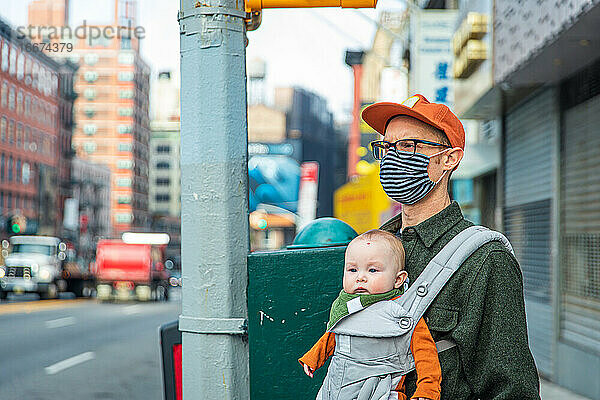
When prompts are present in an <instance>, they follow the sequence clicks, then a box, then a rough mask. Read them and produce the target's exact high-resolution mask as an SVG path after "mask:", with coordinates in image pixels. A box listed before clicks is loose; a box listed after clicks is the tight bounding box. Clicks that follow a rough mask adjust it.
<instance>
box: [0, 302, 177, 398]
mask: <svg viewBox="0 0 600 400" xmlns="http://www.w3.org/2000/svg"><path fill="white" fill-rule="evenodd" d="M171 293H172V296H171V300H170V301H169V302H167V303H99V302H97V301H96V300H69V299H62V300H46V301H37V300H33V301H32V300H31V298H27V297H25V298H22V299H18V300H21V301H17V302H15V299H14V298H13V299H12V301H9V302H8V303H7V302H3V303H1V304H0V327H1V328H0V343H2V353H1V357H2V360H1V362H0V376H1V377H2V378H1V379H0V397H1V398H2V399H28V400H36V399H39V400H44V399H64V400H67V399H84V398H85V399H161V398H162V386H161V385H162V383H161V366H160V358H159V357H160V352H159V340H158V327H159V326H160V325H161V324H163V323H165V322H169V321H173V320H175V319H177V317H178V315H179V313H180V304H181V302H180V299H181V296H180V291H179V290H172V291H171Z"/></svg>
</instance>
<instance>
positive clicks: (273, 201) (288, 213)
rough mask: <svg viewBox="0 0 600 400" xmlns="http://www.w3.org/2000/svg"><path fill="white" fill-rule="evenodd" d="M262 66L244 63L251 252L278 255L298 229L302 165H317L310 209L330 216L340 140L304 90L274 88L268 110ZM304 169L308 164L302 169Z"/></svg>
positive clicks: (319, 102)
mask: <svg viewBox="0 0 600 400" xmlns="http://www.w3.org/2000/svg"><path fill="white" fill-rule="evenodd" d="M266 68H267V66H266V64H265V62H264V61H263V60H260V59H253V60H249V61H248V67H247V71H248V72H247V73H248V82H249V83H248V157H249V159H248V175H249V208H250V213H251V214H250V229H251V247H252V249H253V250H258V249H278V248H281V247H283V246H285V245H289V244H291V242H292V240H293V238H294V236H295V234H296V232H297V229H298V227H299V224H300V218H301V215H299V214H298V212H299V210H298V201H299V197H302V194H301V185H300V176H301V171H302V169H303V168H304V167H305V164H304V163H312V162H316V163H317V164H318V173H317V175H318V176H317V177H316V180H317V182H316V184H317V194H316V199H314V201H309V202H308V203H306V204H308V205H309V208H311V209H312V211H311V212H314V215H316V216H317V217H321V216H331V215H333V209H332V205H333V204H332V200H333V191H334V189H335V188H336V186H335V185H336V183H335V176H336V170H339V165H338V163H340V162H343V160H341V159H340V157H338V155H339V154H338V149H339V140H344V137H345V135H344V134H340V133H339V131H337V130H336V128H335V126H334V121H333V115H332V114H331V112H330V111H328V108H327V102H326V101H325V100H324V99H323V98H321V97H319V96H318V95H316V94H314V93H312V92H309V91H307V90H305V89H302V88H276V89H275V92H274V100H273V105H269V104H266V103H267V102H266V98H267V96H266V93H264V91H265V90H266V89H265V87H266V85H265V83H264V79H265V76H266ZM306 165H308V164H306Z"/></svg>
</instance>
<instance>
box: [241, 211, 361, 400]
mask: <svg viewBox="0 0 600 400" xmlns="http://www.w3.org/2000/svg"><path fill="white" fill-rule="evenodd" d="M355 236H356V232H354V230H353V229H352V228H351V227H350V226H348V225H347V224H345V223H344V222H342V221H339V220H336V219H333V218H322V219H318V220H315V221H313V222H312V223H311V224H309V225H307V226H306V227H305V228H304V229H303V230H302V231H301V232H300V233H298V236H296V240H295V241H294V244H293V245H292V246H289V247H288V249H286V250H279V251H271V252H256V253H252V254H250V255H249V256H248V279H249V282H248V340H249V346H250V398H251V399H252V400H271V399H278V400H279V399H281V400H283V399H290V400H292V399H293V400H296V399H311V398H313V399H314V398H315V396H316V395H317V392H318V390H319V387H320V386H321V383H322V382H323V378H324V377H325V373H326V371H327V366H325V367H323V368H321V369H319V370H318V371H317V372H316V373H315V375H314V378H312V379H311V378H309V377H308V376H306V375H305V374H304V371H303V369H302V367H301V365H300V363H298V358H300V357H301V356H302V355H303V354H304V353H305V352H307V351H308V350H309V349H310V348H311V347H312V346H313V344H315V342H316V341H317V340H318V339H319V338H320V337H321V336H322V335H323V333H325V328H326V323H327V320H328V318H329V308H330V306H331V303H332V302H333V300H335V298H336V297H337V295H338V293H339V291H340V290H341V289H342V275H343V265H344V252H345V250H346V245H347V243H348V242H349V241H350V240H351V239H352V238H354V237H355Z"/></svg>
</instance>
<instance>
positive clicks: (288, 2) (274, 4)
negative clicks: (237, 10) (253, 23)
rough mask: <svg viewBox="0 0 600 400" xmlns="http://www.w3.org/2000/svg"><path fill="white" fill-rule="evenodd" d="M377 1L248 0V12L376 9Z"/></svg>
mask: <svg viewBox="0 0 600 400" xmlns="http://www.w3.org/2000/svg"><path fill="white" fill-rule="evenodd" d="M376 5H377V0H246V11H247V12H251V11H259V10H262V9H264V8H311V7H341V8H375V6H376Z"/></svg>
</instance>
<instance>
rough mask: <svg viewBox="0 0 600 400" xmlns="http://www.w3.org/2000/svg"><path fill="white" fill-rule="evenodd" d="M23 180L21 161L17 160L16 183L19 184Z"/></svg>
mask: <svg viewBox="0 0 600 400" xmlns="http://www.w3.org/2000/svg"><path fill="white" fill-rule="evenodd" d="M20 180H21V160H17V166H16V168H15V181H16V182H19V181H20Z"/></svg>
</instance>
